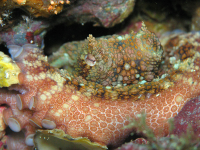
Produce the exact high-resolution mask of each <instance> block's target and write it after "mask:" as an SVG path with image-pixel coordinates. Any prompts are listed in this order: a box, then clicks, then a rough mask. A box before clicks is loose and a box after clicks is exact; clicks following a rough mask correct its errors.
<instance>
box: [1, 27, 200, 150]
mask: <svg viewBox="0 0 200 150" xmlns="http://www.w3.org/2000/svg"><path fill="white" fill-rule="evenodd" d="M198 37H199V33H198V32H195V33H187V34H186V33H182V35H181V36H178V35H176V34H173V35H169V36H168V39H164V40H163V41H164V42H163V43H164V47H162V46H161V44H160V42H159V40H158V38H156V36H155V35H154V34H153V33H151V32H150V31H148V30H147V28H146V26H145V25H144V24H143V25H142V27H141V29H140V31H139V32H138V33H134V32H132V33H130V34H128V35H125V36H118V35H113V36H106V37H102V38H94V37H93V36H92V35H89V37H88V38H87V39H86V40H85V41H80V42H72V43H66V44H64V45H63V46H62V47H61V48H60V50H59V51H58V52H57V53H55V54H54V55H53V56H52V57H51V58H50V59H49V61H50V62H51V65H50V63H49V62H48V59H47V56H44V55H43V52H42V50H41V49H39V48H38V47H37V46H36V45H34V44H25V45H23V46H18V45H9V46H8V48H9V52H10V54H11V57H12V59H13V60H14V61H15V62H16V64H17V65H18V67H19V68H20V70H21V72H20V73H19V75H18V80H19V84H14V85H12V86H10V87H9V88H8V89H3V88H2V89H1V90H0V92H1V93H0V104H6V106H8V107H7V108H6V109H5V110H4V112H3V118H4V121H5V123H6V125H8V126H9V127H10V129H11V130H13V131H14V132H20V131H24V135H25V143H26V145H28V146H33V145H34V140H33V139H34V135H35V132H36V130H38V129H40V128H45V129H59V130H62V131H63V132H64V133H66V134H68V135H70V136H71V137H73V138H78V137H87V138H88V139H90V140H91V141H92V142H95V143H98V144H99V145H100V146H101V147H103V148H106V146H111V147H117V146H119V145H120V144H121V143H122V142H123V141H124V139H125V138H126V137H128V136H129V134H130V133H131V132H133V131H134V130H135V128H134V127H132V128H123V127H124V126H127V125H129V124H130V123H131V120H132V119H134V118H138V117H139V115H140V114H141V112H145V113H146V123H147V125H148V126H149V127H150V128H151V129H152V130H153V132H154V133H155V135H156V136H166V135H168V133H169V123H168V119H169V118H172V117H174V116H176V115H177V114H178V113H179V112H180V110H181V109H182V107H183V106H184V105H185V103H186V102H187V101H189V100H190V99H191V98H193V97H196V96H198V95H199V94H200V92H199V91H200V82H199V80H200V78H199V75H200V71H199V67H200V63H199V62H200V53H199V52H200V49H199V41H198ZM58 57H59V58H60V59H57V58H58ZM62 60H63V61H62ZM63 62H64V63H63ZM56 65H57V67H61V68H63V69H58V68H56V67H54V66H56Z"/></svg>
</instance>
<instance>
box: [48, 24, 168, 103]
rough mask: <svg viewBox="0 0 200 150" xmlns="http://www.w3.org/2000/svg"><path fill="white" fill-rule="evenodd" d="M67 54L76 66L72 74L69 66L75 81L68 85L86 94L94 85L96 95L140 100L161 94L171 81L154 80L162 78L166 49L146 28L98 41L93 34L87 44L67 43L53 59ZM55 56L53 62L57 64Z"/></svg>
mask: <svg viewBox="0 0 200 150" xmlns="http://www.w3.org/2000/svg"><path fill="white" fill-rule="evenodd" d="M63 51H64V52H65V54H66V53H67V55H68V56H69V58H68V60H64V61H68V63H67V65H68V64H70V65H71V66H72V67H71V69H72V71H71V70H69V66H67V67H68V71H69V72H71V73H69V74H68V76H70V78H71V79H72V81H69V82H68V84H71V83H72V84H74V85H76V86H77V89H78V90H80V91H81V92H82V93H85V92H86V91H88V87H89V88H90V89H91V87H90V85H93V87H92V88H93V91H94V92H95V91H96V92H95V93H92V92H91V93H90V94H92V95H95V96H96V95H98V96H99V97H102V96H103V97H105V98H106V99H113V100H116V99H119V100H120V99H129V98H131V99H135V100H137V99H138V96H139V95H143V97H145V95H146V94H147V93H151V94H152V93H158V92H159V91H161V90H163V89H164V88H165V87H164V84H166V82H169V81H164V80H162V79H160V82H158V81H156V80H153V79H156V78H158V77H159V71H160V70H161V68H160V65H161V61H162V59H163V57H162V54H163V49H162V46H161V44H160V42H159V40H158V38H156V37H155V35H154V34H153V33H151V32H149V31H148V30H147V29H146V27H145V26H143V27H142V28H141V30H140V31H139V32H138V33H134V32H132V33H131V34H129V35H125V36H118V35H113V36H106V37H104V38H97V39H96V38H94V37H93V36H92V35H89V37H88V38H87V40H86V41H81V42H71V43H66V44H64V45H63V46H62V47H61V48H60V50H59V51H58V52H57V53H55V54H54V56H53V57H57V56H56V55H57V54H58V55H59V56H60V55H62V54H63ZM53 57H51V58H50V61H55V60H52V59H53ZM64 65H65V64H64ZM60 67H61V66H60ZM144 83H145V84H144ZM116 91H117V92H116Z"/></svg>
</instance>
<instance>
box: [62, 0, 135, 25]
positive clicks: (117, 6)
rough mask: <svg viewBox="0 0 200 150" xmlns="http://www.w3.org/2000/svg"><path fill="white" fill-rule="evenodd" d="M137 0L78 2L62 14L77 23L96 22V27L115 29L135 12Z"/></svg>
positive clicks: (91, 0) (90, 0) (89, 0)
mask: <svg viewBox="0 0 200 150" xmlns="http://www.w3.org/2000/svg"><path fill="white" fill-rule="evenodd" d="M134 5H135V0H118V1H112V0H106V1H103V0H102V1H99V0H88V1H77V4H75V6H72V7H69V8H68V10H67V11H66V12H65V13H63V14H61V17H64V18H69V17H70V18H72V17H73V18H74V21H75V22H79V23H82V24H84V23H86V22H94V23H95V24H94V25H95V26H104V27H113V26H114V25H116V24H118V23H121V22H122V21H124V19H125V18H127V17H128V15H129V14H130V13H131V12H132V11H133V8H134Z"/></svg>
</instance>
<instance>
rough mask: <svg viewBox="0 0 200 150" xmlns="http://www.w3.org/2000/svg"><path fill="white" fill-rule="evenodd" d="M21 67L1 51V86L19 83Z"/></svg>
mask: <svg viewBox="0 0 200 150" xmlns="http://www.w3.org/2000/svg"><path fill="white" fill-rule="evenodd" d="M19 73H20V69H19V67H18V66H17V64H16V63H15V62H14V61H13V60H12V59H11V58H10V57H9V56H7V55H5V54H4V53H3V52H0V88H1V87H9V86H10V85H12V84H17V83H19V80H18V74H19Z"/></svg>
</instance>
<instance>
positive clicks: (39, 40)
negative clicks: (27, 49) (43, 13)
mask: <svg viewBox="0 0 200 150" xmlns="http://www.w3.org/2000/svg"><path fill="white" fill-rule="evenodd" d="M23 18H24V20H21V21H19V23H18V24H17V25H16V26H13V27H12V29H9V30H6V31H2V32H1V33H0V43H4V42H5V43H6V44H7V45H12V44H17V45H20V46H22V45H24V44H28V43H31V44H34V43H35V44H37V45H38V46H42V45H43V44H44V43H43V39H44V35H45V33H46V28H47V27H48V24H47V23H46V22H45V21H35V20H34V21H33V20H32V19H31V18H29V17H27V16H23Z"/></svg>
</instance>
